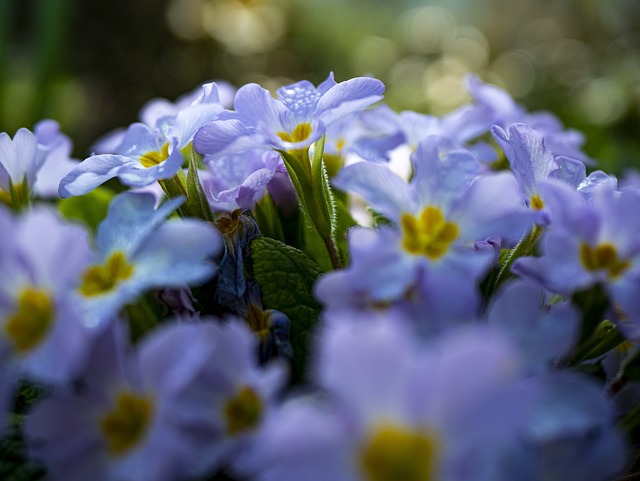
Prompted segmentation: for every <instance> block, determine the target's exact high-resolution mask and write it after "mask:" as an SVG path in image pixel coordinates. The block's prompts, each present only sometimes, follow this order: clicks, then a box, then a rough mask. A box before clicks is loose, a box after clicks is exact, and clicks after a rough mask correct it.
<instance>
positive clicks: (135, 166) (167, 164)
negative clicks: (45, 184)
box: [59, 84, 224, 197]
mask: <svg viewBox="0 0 640 481" xmlns="http://www.w3.org/2000/svg"><path fill="white" fill-rule="evenodd" d="M219 100H220V99H219V96H218V91H217V86H216V85H215V84H205V85H204V86H203V87H202V93H201V95H200V96H199V97H198V98H197V99H196V100H194V101H193V102H192V103H191V104H190V105H189V106H186V107H184V108H181V109H179V110H178V111H177V112H173V114H172V115H163V116H160V117H159V118H156V119H155V121H156V122H155V125H153V126H148V125H146V124H144V123H134V124H131V125H130V126H129V128H128V129H127V130H126V132H125V133H124V136H123V137H122V139H121V140H120V138H119V137H118V138H117V139H116V141H117V140H120V142H119V143H118V144H117V146H115V147H114V148H115V153H104V154H97V155H92V156H91V157H89V158H87V159H85V160H84V161H82V162H81V163H80V164H79V165H78V166H77V167H75V168H74V169H73V170H72V171H71V172H69V173H68V174H67V175H66V176H65V177H64V178H63V179H62V181H61V182H60V187H59V194H60V196H61V197H70V196H73V195H83V194H86V193H87V192H90V191H91V190H93V189H94V188H96V187H97V186H99V185H101V184H103V183H104V182H106V181H107V180H109V179H112V178H114V177H118V178H119V179H120V180H121V181H122V183H124V184H125V185H127V186H130V187H144V186H147V185H149V184H152V183H153V182H155V181H157V180H164V179H169V178H172V177H173V176H175V175H176V174H177V173H178V171H179V170H180V169H181V167H182V164H183V163H184V157H183V154H182V150H183V149H185V148H186V147H188V146H189V144H190V142H191V140H192V139H193V135H194V133H195V132H196V130H197V129H198V128H200V127H201V126H202V125H204V124H205V123H206V122H208V121H210V120H212V119H213V118H215V117H216V116H217V115H218V114H220V112H222V111H223V110H224V108H223V107H222V105H220V103H219ZM152 118H153V117H152ZM114 143H115V142H114Z"/></svg>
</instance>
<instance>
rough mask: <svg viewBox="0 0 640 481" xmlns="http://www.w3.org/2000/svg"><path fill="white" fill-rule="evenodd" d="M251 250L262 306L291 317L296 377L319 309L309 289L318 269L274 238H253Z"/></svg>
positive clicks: (301, 368) (303, 256) (315, 265)
mask: <svg viewBox="0 0 640 481" xmlns="http://www.w3.org/2000/svg"><path fill="white" fill-rule="evenodd" d="M251 250H252V253H253V272H254V275H255V278H256V280H257V281H258V283H259V284H260V290H261V293H262V302H263V304H264V307H265V309H276V310H278V311H280V312H282V313H283V314H285V315H286V316H287V317H288V318H289V319H290V321H291V345H292V347H293V355H294V358H293V378H294V380H297V381H299V380H300V379H301V378H302V375H303V374H304V371H305V364H306V359H307V354H308V348H309V344H308V336H309V333H310V332H311V331H312V329H313V327H314V326H315V324H316V321H317V319H318V314H319V312H320V306H319V305H318V303H317V302H316V300H315V299H314V297H313V293H312V290H313V285H314V283H315V281H316V279H317V278H318V276H319V275H320V274H321V273H322V269H320V267H318V265H317V264H316V263H315V262H313V260H311V259H310V258H309V257H308V256H307V255H306V254H305V253H304V252H302V251H300V250H298V249H296V248H294V247H291V246H288V245H286V244H283V243H282V242H279V241H277V240H275V239H269V238H267V237H261V238H259V239H255V240H253V241H252V242H251Z"/></svg>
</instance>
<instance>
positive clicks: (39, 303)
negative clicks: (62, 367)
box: [4, 287, 54, 354]
mask: <svg viewBox="0 0 640 481" xmlns="http://www.w3.org/2000/svg"><path fill="white" fill-rule="evenodd" d="M53 319H54V306H53V301H52V299H51V296H50V295H49V294H48V293H47V292H46V291H43V290H41V289H38V288H35V287H26V288H24V289H23V290H22V292H20V295H19V296H18V308H17V309H16V311H15V312H14V313H13V314H12V315H11V316H9V318H8V319H7V322H6V324H5V326H4V330H5V333H6V335H7V337H8V338H9V339H10V340H11V341H12V342H13V345H14V347H15V348H16V350H17V351H18V352H20V353H23V354H24V353H26V352H28V351H30V350H32V349H33V348H35V347H36V346H37V345H39V344H40V343H41V342H42V341H43V340H44V338H45V337H46V336H47V333H48V332H49V330H50V329H51V326H52V324H53Z"/></svg>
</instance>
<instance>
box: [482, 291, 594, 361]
mask: <svg viewBox="0 0 640 481" xmlns="http://www.w3.org/2000/svg"><path fill="white" fill-rule="evenodd" d="M488 322H489V325H493V326H496V327H498V328H500V329H502V330H503V331H504V332H506V333H508V334H509V336H510V337H511V338H512V339H513V340H514V341H515V342H516V343H517V345H518V346H519V349H520V352H521V353H522V357H523V359H524V361H525V362H526V364H527V366H528V368H529V369H531V370H532V371H534V372H535V371H540V370H548V369H550V368H551V367H552V365H553V363H554V362H556V361H560V360H562V359H563V358H564V357H565V356H566V355H568V354H569V353H570V351H571V350H572V349H573V348H574V347H575V345H576V343H577V341H578V337H579V335H580V328H581V324H580V322H581V321H580V315H579V313H578V312H577V311H576V309H575V308H574V307H573V306H572V305H571V304H569V303H562V304H557V305H553V306H551V307H549V306H548V305H547V304H546V302H545V294H544V292H543V291H542V290H541V289H540V288H539V287H537V286H534V285H532V284H529V283H526V282H524V281H522V280H517V281H515V282H511V283H509V284H507V285H506V286H505V287H504V288H503V289H502V290H501V291H500V292H499V293H498V294H497V295H496V296H495V297H494V299H493V301H492V304H491V307H490V308H489V313H488Z"/></svg>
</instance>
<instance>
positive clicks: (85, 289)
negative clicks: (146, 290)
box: [80, 251, 133, 297]
mask: <svg viewBox="0 0 640 481" xmlns="http://www.w3.org/2000/svg"><path fill="white" fill-rule="evenodd" d="M132 274H133V265H131V264H129V263H128V262H127V259H126V257H125V255H124V253H122V252H120V251H115V252H114V253H113V254H111V255H110V256H109V258H108V259H107V261H106V262H105V263H104V265H99V264H98V265H94V266H91V267H89V268H88V269H87V270H86V271H84V273H83V274H82V283H81V284H80V292H81V293H82V294H83V295H84V296H86V297H91V296H99V295H102V294H106V293H107V292H110V291H111V290H113V289H114V288H115V287H116V286H117V285H118V284H119V283H120V282H122V281H125V280H127V279H128V278H129V277H131V275H132Z"/></svg>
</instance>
